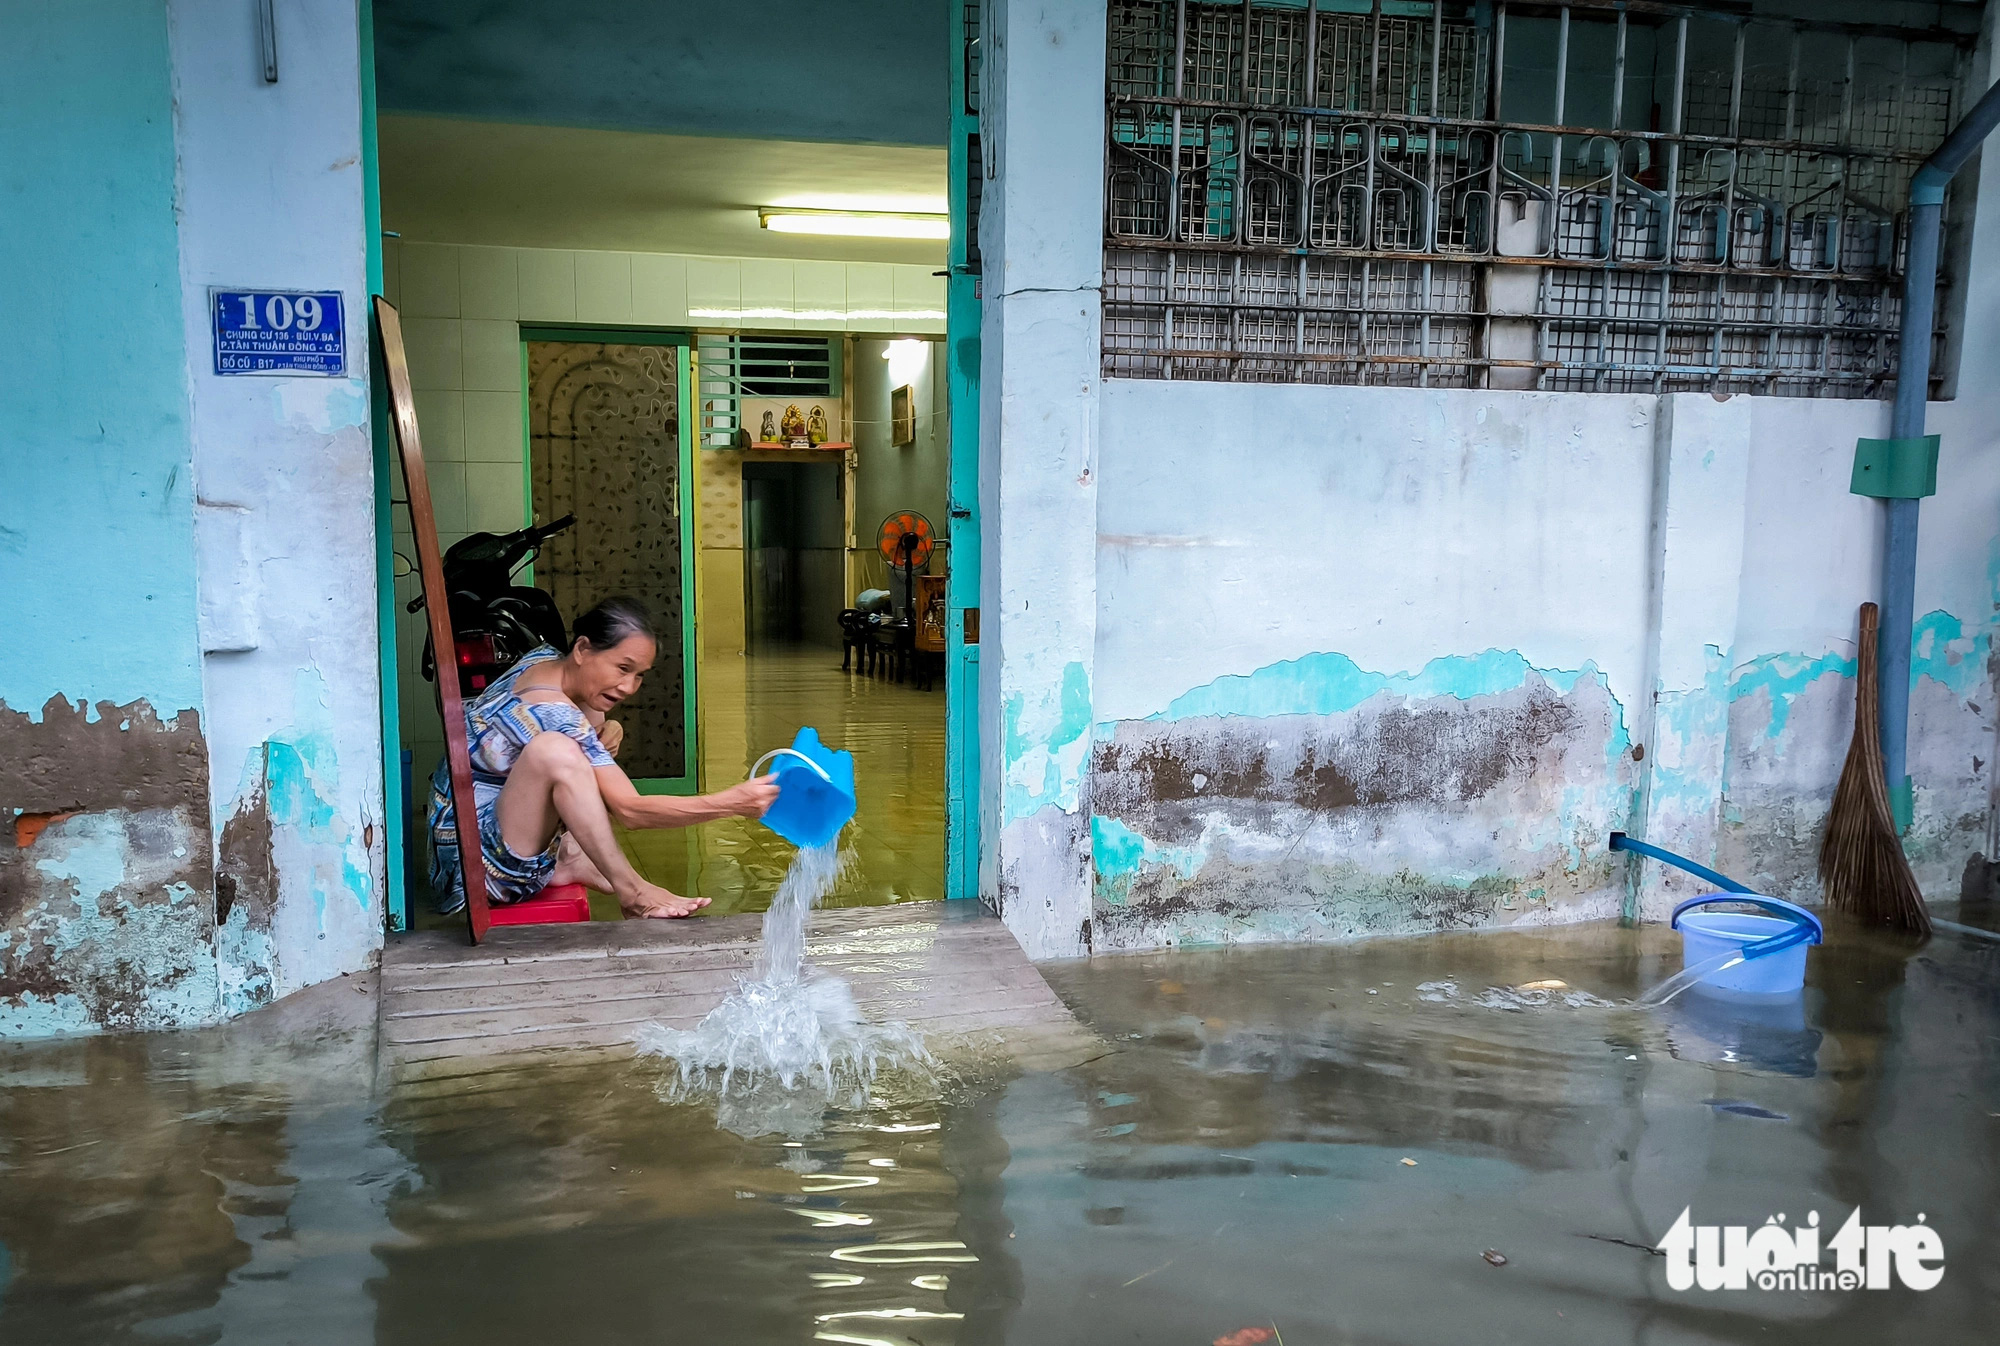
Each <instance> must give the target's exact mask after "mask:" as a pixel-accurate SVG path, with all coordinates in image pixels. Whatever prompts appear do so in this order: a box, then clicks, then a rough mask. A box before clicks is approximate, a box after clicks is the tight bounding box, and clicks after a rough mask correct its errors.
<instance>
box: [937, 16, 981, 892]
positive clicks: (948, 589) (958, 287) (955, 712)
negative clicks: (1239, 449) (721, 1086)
mask: <svg viewBox="0 0 2000 1346" xmlns="http://www.w3.org/2000/svg"><path fill="white" fill-rule="evenodd" d="M953 9H954V11H956V12H957V13H955V16H954V17H955V19H956V21H955V22H953V23H952V25H951V131H950V137H949V139H950V153H949V156H948V161H949V168H948V171H949V173H950V179H951V181H950V200H951V245H950V249H949V253H948V255H949V259H950V261H949V265H950V276H949V279H948V280H947V281H946V282H945V284H946V289H945V359H946V362H947V364H946V368H947V370H948V372H949V382H948V396H949V399H950V401H949V417H950V420H949V424H950V427H951V494H950V509H951V518H950V520H949V521H948V522H947V524H946V530H947V533H948V536H949V537H950V540H951V571H950V577H949V579H948V580H947V582H946V586H945V606H946V610H947V612H948V618H947V631H946V633H945V749H944V750H945V888H944V892H945V896H946V897H948V898H976V897H978V896H979V645H978V639H979V635H978V632H979V309H980V303H979V294H980V291H979V272H978V270H977V268H976V267H975V265H974V257H975V253H974V249H973V244H974V243H975V241H976V240H974V239H973V238H972V236H971V229H972V228H974V227H976V222H975V221H973V219H972V209H971V205H972V203H971V200H970V189H971V187H972V184H973V181H974V179H973V176H972V175H973V174H975V173H978V172H980V171H981V165H980V162H979V154H978V148H977V147H978V140H979V112H978V109H977V108H976V107H974V106H973V105H972V100H971V98H970V97H969V94H968V90H969V87H970V86H969V85H968V81H967V75H968V70H967V66H968V65H969V64H971V62H972V61H973V60H974V59H975V52H974V49H973V42H972V40H973V34H972V33H970V32H967V31H966V29H965V24H964V18H963V14H962V11H964V10H972V11H973V12H974V13H976V12H977V10H976V9H975V8H974V7H973V6H970V5H965V6H953ZM968 635H970V636H971V637H972V641H971V643H968V642H967V640H966V637H967V636H968Z"/></svg>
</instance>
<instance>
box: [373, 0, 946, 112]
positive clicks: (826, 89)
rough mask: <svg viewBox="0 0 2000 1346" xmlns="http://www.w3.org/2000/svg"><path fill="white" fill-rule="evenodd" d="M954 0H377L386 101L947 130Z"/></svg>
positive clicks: (387, 105) (380, 88) (400, 105)
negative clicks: (720, 4) (711, 3)
mask: <svg viewBox="0 0 2000 1346" xmlns="http://www.w3.org/2000/svg"><path fill="white" fill-rule="evenodd" d="M956 9H957V6H955V5H953V4H950V3H948V0H840V3H839V4H827V3H822V2H820V0H743V2H742V3H738V4H735V5H732V6H730V7H728V8H727V9H726V10H715V11H705V10H704V9H703V8H702V7H701V6H697V5H689V4H680V5H665V4H657V3H641V2H640V0H573V2H572V3H566V4H551V3H548V2H547V0H376V5H375V54H376V79H377V86H376V89H377V99H378V101H379V103H380V106H381V108H382V110H383V111H384V112H420V113H427V114H430V115H433V116H449V117H468V118H472V119H475V120H479V121H502V122H529V123H533V124H537V125H546V126H587V127H596V128H600V129H603V130H613V131H662V132H678V133H681V134H685V135H718V136H740V137H746V138H749V139H758V140H825V141H857V142H861V143H866V144H882V145H941V144H943V143H944V135H945V116H944V109H945V108H946V106H947V101H946V100H947V97H948V91H947V81H948V73H949V72H948V70H947V67H946V63H945V60H944V52H945V50H946V48H945V42H946V39H947V34H948V33H949V31H950V28H951V20H952V18H953V17H954V15H955V13H956Z"/></svg>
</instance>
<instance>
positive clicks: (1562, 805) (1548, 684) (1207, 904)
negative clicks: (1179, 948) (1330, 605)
mask: <svg viewBox="0 0 2000 1346" xmlns="http://www.w3.org/2000/svg"><path fill="white" fill-rule="evenodd" d="M1629 747H1630V738H1629V735H1628V732H1627V729H1626V724H1625V713H1624V709H1623V707H1622V706H1620V705H1619V703H1618V701H1617V699H1616V698H1615V697H1613V696H1612V694H1611V692H1610V689H1609V686H1608V685H1607V683H1606V681H1605V679H1604V677H1603V675H1602V674H1601V673H1599V672H1598V671H1597V670H1596V669H1594V668H1589V667H1586V668H1584V669H1580V670H1554V669H1551V670H1543V669H1537V668H1534V667H1532V666H1530V665H1529V664H1528V663H1527V661H1526V660H1525V659H1524V658H1522V657H1521V656H1520V655H1519V654H1518V653H1516V652H1511V651H1500V650H1489V651H1486V652H1485V653H1483V654H1479V655H1474V656H1465V657H1459V656H1452V657H1446V658H1440V659H1435V660H1432V661H1431V662H1429V663H1428V664H1426V665H1425V666H1424V667H1423V669H1421V670H1420V671H1419V672H1418V673H1416V674H1382V673H1376V672H1371V671H1369V670H1365V669H1362V668H1360V667H1359V666H1358V665H1356V664H1355V663H1354V661H1352V660H1351V659H1348V658H1347V657H1346V656H1344V655H1340V654H1332V653H1327V654H1316V655H1310V656H1306V657H1304V658H1301V659H1298V660H1291V661H1286V662H1285V663H1282V664H1278V665H1273V666H1271V667H1269V668H1264V669H1259V670H1257V671H1255V672H1254V673H1251V674H1249V675H1247V676H1233V677H1227V678H1222V679H1218V680H1217V681H1216V682H1214V683H1211V684H1209V685H1208V686H1205V687H1201V688H1197V689H1194V690H1193V691H1191V692H1189V693H1187V694H1186V695H1184V696H1182V697H1179V698H1177V699H1176V700H1175V701H1174V702H1173V704H1172V706H1171V707H1170V708H1169V710H1168V711H1167V712H1165V713H1164V714H1162V715H1160V716H1156V717H1154V718H1152V719H1150V720H1138V721H1125V722H1122V723H1118V724H1113V725H1104V726H1099V729H1098V733H1097V743H1096V746H1095V750H1094V752H1093V755H1092V763H1091V780H1090V799H1091V809H1092V818H1091V832H1092V847H1091V849H1092V851H1093V853H1094V856H1095V861H1094V866H1095V901H1094V905H1093V913H1092V920H1093V924H1094V926H1095V934H1096V947H1097V948H1100V949H1103V948H1118V947H1146V946H1152V945H1160V944H1185V943H1206V942H1228V941H1239V940H1293V939H1327V938H1340V937H1348V936H1355V935H1365V934H1388V933H1411V932H1418V931H1428V930H1446V929H1464V928H1472V927H1478V926H1484V925H1489V924H1508V923H1515V922H1522V921H1546V920H1555V919H1579V918H1581V917H1584V916H1602V915H1615V914H1616V913H1617V909H1618V903H1619V897H1620V876H1621V875H1622V873H1623V866H1622V862H1619V861H1615V860H1613V859H1612V858H1611V857H1610V856H1609V855H1608V853H1607V852H1606V851H1605V849H1604V845H1603V842H1604V839H1605V837H1606V836H1607V834H1608V833H1609V832H1611V831H1612V830H1615V829H1618V828H1622V827H1624V826H1625V823H1626V819H1627V815H1628V812H1629V809H1630V806H1631V800H1632V784H1633V770H1632V767H1631V764H1630V758H1629V754H1628V752H1627V750H1628V749H1629Z"/></svg>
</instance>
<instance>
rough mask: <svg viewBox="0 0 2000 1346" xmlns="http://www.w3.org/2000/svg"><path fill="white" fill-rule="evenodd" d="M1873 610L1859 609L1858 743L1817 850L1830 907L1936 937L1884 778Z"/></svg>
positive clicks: (1866, 606)
mask: <svg viewBox="0 0 2000 1346" xmlns="http://www.w3.org/2000/svg"><path fill="white" fill-rule="evenodd" d="M1875 624H1876V610H1875V605H1874V604H1873V603H1863V604H1862V605H1861V644H1860V648H1859V649H1858V650H1856V652H1855V659H1854V664H1855V680H1854V681H1855V687H1854V741H1853V742H1852V743H1850V744H1848V747H1847V764H1846V765H1845V766H1843V767H1841V769H1840V784H1839V785H1838V786H1836V787H1835V788H1834V791H1833V808H1832V810H1831V811H1830V812H1828V814H1827V815H1826V837H1825V839H1824V840H1822V841H1821V842H1820V847H1819V879H1820V884H1821V886H1822V887H1823V888H1824V890H1825V893H1826V900H1827V903H1828V905H1830V906H1834V907H1838V908H1839V909H1840V910H1842V911H1844V912H1847V913H1848V914H1849V915H1851V916H1856V917H1859V918H1860V919H1861V920H1862V921H1863V922H1864V923H1866V924H1868V925H1886V926H1889V927H1891V928H1893V929H1897V930H1903V931H1907V932H1909V933H1910V934H1914V935H1929V934H1930V933H1931V914H1930V911H1929V909H1927V908H1926V907H1925V906H1924V895H1923V892H1922V891H1921V890H1920V889H1918V887H1917V879H1916V875H1914V874H1912V873H1911V872H1910V862H1909V860H1908V859H1907V858H1905V857H1904V855H1903V843H1902V842H1901V841H1900V840H1899V839H1898V838H1897V836H1896V819H1895V815H1894V814H1893V813H1892V812H1891V811H1890V808H1889V787H1888V784H1887V782H1886V781H1885V780H1884V778H1883V772H1884V770H1885V768H1884V766H1883V762H1882V716H1881V700H1882V689H1881V684H1880V679H1879V677H1878V676H1877V673H1876V657H1875V656H1876V650H1875V643H1876V638H1875Z"/></svg>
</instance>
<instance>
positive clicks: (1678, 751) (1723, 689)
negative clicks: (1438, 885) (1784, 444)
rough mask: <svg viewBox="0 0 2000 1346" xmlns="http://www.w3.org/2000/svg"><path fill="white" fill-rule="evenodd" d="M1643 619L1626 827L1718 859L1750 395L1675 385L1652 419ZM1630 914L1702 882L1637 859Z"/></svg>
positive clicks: (1657, 910)
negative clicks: (1642, 665)
mask: <svg viewBox="0 0 2000 1346" xmlns="http://www.w3.org/2000/svg"><path fill="white" fill-rule="evenodd" d="M1654 427H1655V428H1654V434H1655V440H1654V464H1653V510H1652V535H1651V539H1650V547H1649V565H1648V576H1647V579H1648V598H1649V602H1650V604H1651V606H1652V612H1651V614H1650V620H1649V622H1648V623H1647V626H1648V629H1649V630H1650V631H1651V633H1652V648H1651V649H1650V650H1649V651H1648V663H1649V665H1650V673H1651V678H1650V682H1651V686H1652V697H1651V704H1650V705H1649V706H1646V707H1643V708H1642V709H1641V712H1640V718H1641V720H1642V723H1640V724H1637V725H1635V726H1634V727H1633V740H1634V742H1636V743H1639V744H1641V745H1642V746H1643V747H1644V749H1645V756H1644V757H1643V758H1642V759H1641V762H1640V767H1641V771H1640V774H1639V800H1638V807H1637V808H1635V809H1634V810H1633V818H1634V828H1633V830H1634V833H1635V835H1638V836H1640V837H1642V838H1643V839H1644V840H1647V841H1650V842H1652V843H1653V844H1654V845H1656V846H1664V847H1666V848H1667V849H1668V850H1671V851H1676V852H1678V853H1680V854H1682V855H1685V856H1687V857H1688V858H1689V859H1691V860H1695V861H1697V862H1699V863H1701V864H1704V865H1710V866H1713V865H1714V864H1715V863H1716V846H1717V842H1718V840H1719V839H1720V836H1721V828H1722V811H1723V794H1724V791H1725V789H1726V787H1727V784H1728V772H1727V766H1728V760H1729V675H1730V670H1731V668H1732V667H1733V666H1734V663H1735V650H1736V628H1737V620H1736V619H1737V605H1738V601H1739V598H1740V595H1741V592H1742V581H1743V536H1744V533H1743V530H1744V525H1745V518H1746V511H1747V509H1748V504H1749V484H1750V428H1751V418H1750V415H1749V402H1748V399H1747V398H1743V397H1738V398H1733V399H1728V398H1717V397H1715V396H1714V395H1712V394H1709V393H1673V394H1668V395H1665V396H1663V397H1661V398H1660V409H1659V414H1658V415H1657V416H1655V417H1654ZM1633 864H1634V867H1635V868H1634V884H1633V888H1632V894H1633V902H1632V905H1631V908H1630V912H1631V914H1636V915H1638V916H1640V917H1641V918H1643V919H1647V920H1658V919H1662V918H1664V917H1665V915H1666V914H1667V912H1668V910H1669V909H1670V908H1671V906H1672V904H1673V903H1675V902H1677V901H1679V900H1681V899H1682V898H1685V897H1691V896H1693V895H1694V894H1696V893H1698V892H1703V891H1706V890H1707V885H1704V884H1703V883H1701V881H1700V880H1698V879H1695V878H1693V877H1692V876H1689V875H1686V874H1682V873H1680V872H1679V871H1678V870H1674V869H1670V868H1668V867H1667V866H1665V865H1660V864H1657V863H1654V862H1652V861H1636V860H1635V861H1634V862H1633Z"/></svg>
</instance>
